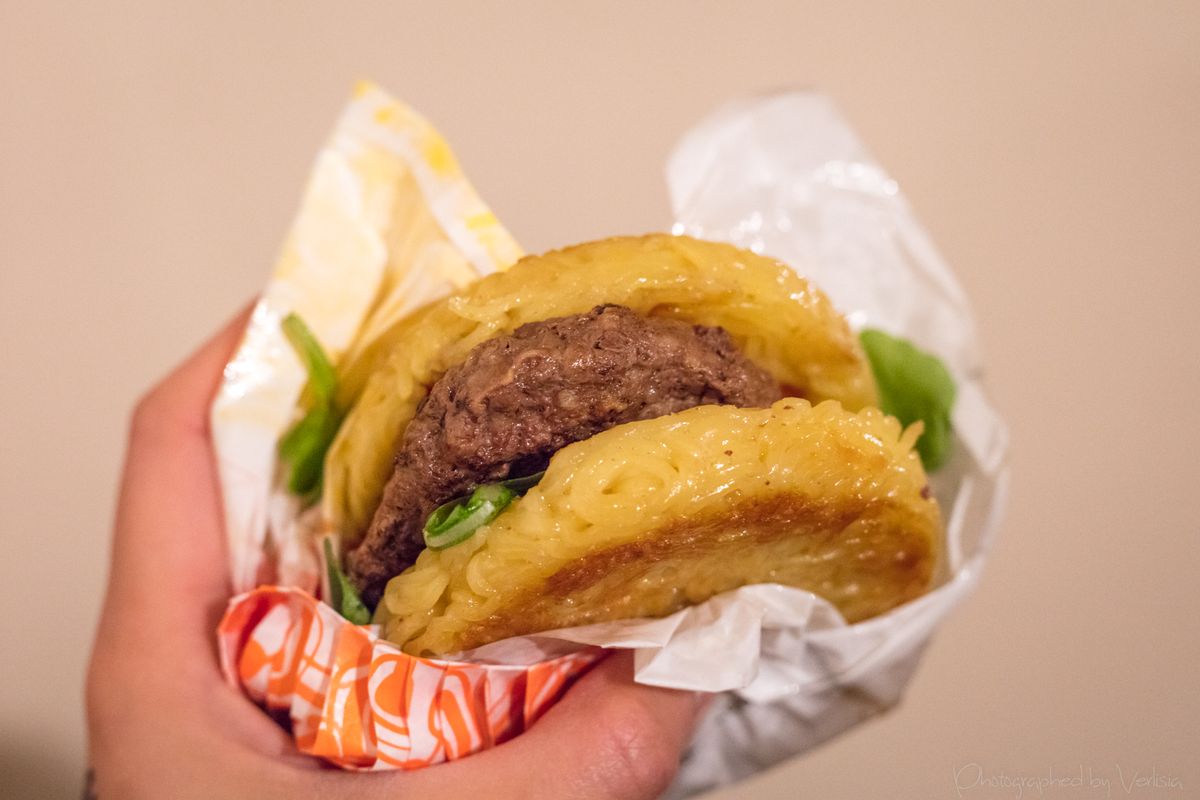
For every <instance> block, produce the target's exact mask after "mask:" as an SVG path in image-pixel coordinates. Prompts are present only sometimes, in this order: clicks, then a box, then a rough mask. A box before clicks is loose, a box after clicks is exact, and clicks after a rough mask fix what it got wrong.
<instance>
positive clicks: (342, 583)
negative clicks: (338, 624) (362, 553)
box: [325, 539, 371, 625]
mask: <svg viewBox="0 0 1200 800" xmlns="http://www.w3.org/2000/svg"><path fill="white" fill-rule="evenodd" d="M325 565H326V569H328V571H329V605H331V606H333V608H334V609H335V610H336V611H337V612H338V613H339V614H341V615H342V616H343V617H345V618H346V619H348V620H350V621H351V622H353V623H354V624H355V625H366V624H367V623H368V622H370V621H371V611H370V609H368V608H367V606H366V604H365V603H363V601H362V598H361V597H359V596H358V591H357V590H356V589H355V588H354V584H353V583H351V582H350V579H349V578H347V577H346V573H344V572H342V570H341V569H340V568H339V567H338V564H337V560H336V559H334V557H333V543H332V540H330V539H326V540H325Z"/></svg>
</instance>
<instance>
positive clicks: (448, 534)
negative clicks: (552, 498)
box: [424, 471, 546, 550]
mask: <svg viewBox="0 0 1200 800" xmlns="http://www.w3.org/2000/svg"><path fill="white" fill-rule="evenodd" d="M545 474H546V473H545V472H544V471H543V472H538V473H535V474H533V475H528V476H526V477H524V478H510V479H509V480H506V481H500V482H499V483H484V484H481V485H479V486H476V487H475V490H474V491H473V492H471V494H469V495H465V496H463V497H456V498H455V499H453V500H451V501H449V502H448V503H443V504H442V505H440V506H438V507H437V508H435V509H434V510H433V513H432V514H430V515H429V519H427V520H425V529H424V533H425V546H426V547H428V548H429V549H430V550H444V549H445V548H447V547H452V546H454V545H456V544H458V543H459V542H463V541H466V540H467V539H469V538H471V535H472V534H473V533H475V531H477V530H479V529H480V528H481V527H483V526H484V525H486V524H488V523H489V522H491V521H492V520H494V519H495V518H496V517H497V516H499V515H500V512H501V511H503V510H504V509H506V508H508V505H509V503H511V502H512V501H513V500H514V499H516V498H517V496H518V495H522V494H524V493H525V492H527V491H529V490H530V489H531V488H533V487H534V486H535V485H536V484H537V482H538V481H540V480H541V479H542V476H543V475H545Z"/></svg>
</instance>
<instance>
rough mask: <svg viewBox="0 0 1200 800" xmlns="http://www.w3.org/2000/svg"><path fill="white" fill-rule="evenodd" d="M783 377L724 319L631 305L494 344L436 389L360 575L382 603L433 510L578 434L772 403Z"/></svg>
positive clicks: (361, 560) (354, 560)
mask: <svg viewBox="0 0 1200 800" xmlns="http://www.w3.org/2000/svg"><path fill="white" fill-rule="evenodd" d="M780 396H781V393H780V389H779V384H778V383H777V382H776V381H775V380H774V379H773V378H772V377H771V376H770V375H768V374H767V373H766V372H765V371H764V370H762V369H760V368H759V367H758V366H756V365H755V364H754V363H752V362H751V361H750V360H749V359H747V358H746V357H745V356H744V355H742V353H741V352H740V351H739V350H738V349H737V347H736V345H735V344H734V343H733V340H732V339H731V338H730V336H729V334H728V333H726V332H725V330H724V329H722V328H716V327H705V326H701V325H690V324H688V323H685V322H681V321H679V320H673V319H660V318H646V317H642V316H639V315H638V314H636V313H634V312H633V311H631V310H629V309H628V308H625V307H623V306H616V305H606V306H597V307H596V308H594V309H592V310H591V311H589V312H587V313H586V314H576V315H573V316H568V317H558V318H556V319H549V320H545V321H542V322H532V323H529V324H527V325H522V326H521V327H520V328H517V330H516V331H514V332H513V333H512V334H511V335H509V336H501V337H499V338H496V339H491V340H489V341H486V342H484V343H482V344H480V345H479V346H477V347H476V348H474V349H473V350H472V351H471V352H470V354H469V355H468V356H467V358H466V360H465V361H464V362H463V363H462V364H460V365H458V366H456V367H453V368H452V369H450V370H449V371H447V372H446V374H445V375H443V376H442V378H441V379H440V380H439V381H437V383H435V384H434V385H433V387H432V388H431V389H430V392H429V395H428V397H426V399H425V400H424V402H423V403H422V404H421V406H420V407H419V408H418V410H417V413H416V416H415V417H413V420H412V422H410V423H409V425H408V428H407V429H406V430H405V432H404V436H403V437H402V440H401V444H400V450H399V453H398V455H397V456H396V466H395V470H394V472H393V473H392V477H391V479H390V480H389V481H388V484H387V487H386V488H385V489H384V493H383V500H382V501H381V502H380V504H379V508H378V509H376V511H375V517H374V519H373V520H372V521H371V526H370V528H369V529H368V532H367V535H366V537H365V539H364V540H363V542H362V543H361V544H360V545H359V546H358V547H357V548H356V549H355V550H353V551H352V552H351V553H350V554H349V558H348V559H347V566H348V571H349V575H350V578H351V579H352V580H353V581H354V583H355V584H356V585H357V586H358V588H359V589H360V590H361V592H362V595H363V598H364V599H365V600H366V601H367V603H368V604H370V605H372V606H373V605H374V604H375V603H377V602H378V600H379V598H380V596H381V595H382V594H383V587H384V585H385V584H386V583H387V581H388V580H389V579H390V578H392V577H393V576H395V575H397V574H399V573H400V572H401V571H403V570H404V568H405V567H408V566H409V565H410V564H412V563H413V562H414V561H415V560H416V558H417V555H418V554H419V553H420V552H421V550H422V549H424V547H425V542H424V538H423V536H422V527H423V525H424V523H425V520H426V518H427V517H428V516H429V514H430V512H432V511H433V509H435V508H437V507H438V506H439V505H441V504H442V503H444V502H446V501H447V500H451V499H453V498H455V497H458V496H460V495H463V494H465V493H467V492H468V491H470V489H471V488H472V487H474V486H476V485H477V484H480V483H488V482H492V481H497V480H503V479H505V478H510V477H520V476H523V475H529V474H531V473H534V472H537V471H539V470H542V469H545V468H546V464H547V463H548V462H549V461H550V457H551V456H552V455H553V454H554V453H555V451H557V450H559V449H560V448H562V447H565V446H566V445H568V444H571V443H572V442H577V441H580V440H582V439H587V438H588V437H590V436H593V435H595V434H597V433H600V432H601V431H603V430H607V429H608V428H611V427H613V426H615V425H620V424H622V423H625V422H633V421H635V420H640V419H651V418H654V417H661V416H664V415H666V414H671V413H674V412H676V411H683V410H685V409H688V408H692V407H693V406H698V405H707V404H725V405H737V406H768V405H770V404H771V403H772V402H774V401H775V400H777V399H779V397H780Z"/></svg>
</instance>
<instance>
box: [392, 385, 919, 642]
mask: <svg viewBox="0 0 1200 800" xmlns="http://www.w3.org/2000/svg"><path fill="white" fill-rule="evenodd" d="M919 433H920V426H919V425H914V426H910V427H909V428H908V429H907V430H904V429H902V428H901V425H900V423H899V422H898V421H897V420H895V419H894V418H892V417H889V416H886V415H884V414H883V413H882V412H880V411H878V410H877V409H873V408H868V409H864V410H862V411H859V412H857V413H855V412H851V411H847V410H845V409H844V408H843V407H842V406H841V405H840V404H839V403H838V402H836V401H826V402H822V403H819V404H817V405H815V406H814V405H811V404H810V403H809V402H808V401H806V400H802V399H795V398H789V399H783V400H780V401H778V402H776V403H774V404H773V405H772V406H771V407H770V408H759V409H749V408H736V407H733V406H727V405H704V406H699V407H695V408H691V409H688V410H685V411H682V412H679V413H674V414H669V415H666V416H661V417H658V418H655V419H647V420H642V421H636V422H630V423H626V424H622V425H618V426H616V427H613V428H610V429H608V430H606V431H604V432H602V433H598V434H596V435H594V436H592V437H590V438H588V439H585V440H583V441H579V442H576V443H574V444H570V445H568V446H566V447H564V448H562V449H561V450H559V451H558V452H557V453H555V454H554V456H553V457H552V458H551V459H550V462H549V466H548V467H547V469H546V471H545V475H544V476H543V477H542V478H541V480H540V482H539V483H538V484H537V485H536V486H534V487H533V488H531V489H529V491H528V492H527V493H526V494H525V495H524V496H523V497H520V498H517V499H516V500H514V501H513V502H512V504H511V505H510V506H509V507H508V508H507V509H506V510H505V511H504V512H503V513H501V514H499V515H498V516H496V517H495V518H494V520H492V521H491V522H490V523H489V524H486V525H484V526H482V527H480V528H479V529H477V530H476V531H475V532H474V533H473V534H472V535H471V536H470V537H469V538H467V539H465V540H464V541H462V542H460V543H458V544H455V545H453V546H451V547H447V548H445V549H441V550H433V549H427V550H425V551H424V552H423V553H421V555H420V556H419V557H418V558H417V561H416V564H415V565H413V566H412V567H411V568H409V569H408V570H406V571H405V572H403V573H402V574H401V575H399V576H397V577H395V578H393V579H392V580H391V581H390V582H389V583H388V584H387V588H386V590H385V592H384V597H383V600H382V601H381V603H380V604H379V607H378V609H377V610H376V621H377V622H380V623H382V625H383V630H384V634H385V636H386V637H387V638H388V639H390V640H391V641H393V642H395V643H396V644H398V645H400V646H401V648H402V649H404V650H405V651H406V652H409V653H412V654H416V655H445V654H449V653H455V652H459V651H463V650H468V649H471V648H474V647H478V646H480V645H484V644H487V643H489V642H493V641H496V640H499V639H504V638H507V637H510V636H516V635H522V634H531V633H537V632H539V631H547V630H552V629H555V628H561V627H568V626H575V625H583V624H588V623H594V622H603V621H610V620H618V619H626V618H636V617H660V616H664V615H667V614H670V613H672V612H675V611H678V610H679V609H681V608H683V607H685V606H688V605H692V604H696V603H701V602H703V601H705V600H707V599H708V598H710V597H712V596H714V595H716V594H719V593H721V592H724V591H727V590H730V589H734V588H737V587H739V586H743V585H746V584H753V583H779V584H784V585H788V586H794V587H798V588H801V589H806V590H809V591H812V592H814V593H815V594H817V595H819V596H821V597H823V598H825V599H826V600H828V601H829V602H831V603H832V604H833V605H835V606H836V607H837V608H838V610H839V611H840V612H841V613H842V615H843V616H844V617H845V618H846V619H847V620H848V621H850V622H854V621H857V620H862V619H865V618H868V617H871V616H874V615H876V614H880V613H882V612H884V611H887V610H888V609H891V608H893V607H895V606H897V605H899V604H901V603H903V602H905V601H907V600H911V599H913V598H915V597H917V596H919V595H920V594H922V593H923V592H925V591H926V590H927V589H928V587H929V585H930V581H931V579H932V576H933V574H934V570H935V567H936V564H937V561H938V557H939V547H940V544H939V543H940V517H939V511H938V506H937V503H936V501H934V500H933V499H932V498H931V497H930V493H929V487H928V484H927V482H926V475H925V472H924V469H923V468H922V466H921V461H920V459H919V457H918V456H917V454H916V452H915V451H914V450H913V445H914V442H915V441H916V438H917V436H918V435H919Z"/></svg>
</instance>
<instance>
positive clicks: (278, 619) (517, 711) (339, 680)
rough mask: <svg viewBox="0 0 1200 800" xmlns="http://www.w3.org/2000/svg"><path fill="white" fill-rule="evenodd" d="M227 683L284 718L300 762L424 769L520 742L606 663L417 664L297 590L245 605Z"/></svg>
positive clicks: (236, 603) (583, 657)
mask: <svg viewBox="0 0 1200 800" xmlns="http://www.w3.org/2000/svg"><path fill="white" fill-rule="evenodd" d="M218 636H219V646H220V654H221V668H222V670H223V671H224V673H225V677H226V679H227V680H228V681H229V682H230V683H231V684H233V685H235V686H239V687H241V688H242V690H243V691H244V692H245V693H246V694H247V695H248V696H249V697H250V699H252V700H254V701H255V702H256V703H259V704H260V705H262V706H264V707H266V708H267V709H270V710H286V711H287V712H288V714H289V716H290V717H291V720H292V730H293V735H294V736H295V739H296V744H297V746H298V747H299V748H300V750H301V752H304V753H308V754H310V755H314V756H320V757H321V758H324V759H327V760H328V761H331V762H332V763H334V764H337V765H338V766H340V767H343V768H347V769H397V768H399V769H416V768H418V767H424V766H427V765H429V764H436V763H439V762H442V761H450V760H453V759H456V758H461V757H463V756H466V755H470V754H471V753H476V752H478V751H480V750H486V749H487V748H489V747H492V746H493V745H496V744H500V743H501V742H503V741H505V740H507V739H510V738H512V737H513V736H515V735H516V734H518V733H520V732H521V731H522V730H524V729H525V728H526V727H527V726H529V725H531V724H533V722H534V721H535V720H536V719H537V718H538V717H539V716H541V715H542V714H543V713H544V712H545V711H546V710H547V709H548V708H549V707H550V706H551V705H553V704H554V702H555V701H556V700H557V699H558V698H559V697H560V696H561V695H562V693H563V691H564V690H565V689H566V687H567V685H568V684H570V683H571V681H573V680H574V679H575V678H577V677H579V676H580V675H581V674H583V673H584V672H585V671H587V669H588V668H589V667H590V666H591V665H592V664H594V663H595V662H596V661H597V659H598V658H599V657H600V654H599V652H598V651H597V650H584V651H580V652H577V653H572V654H570V655H567V656H561V657H558V658H554V659H552V660H549V661H545V662H542V663H539V664H534V665H532V666H529V667H514V666H496V665H487V664H470V663H460V662H452V661H442V660H438V659H429V658H417V657H416V656H410V655H408V654H406V653H402V652H401V651H400V650H399V648H397V647H396V646H394V645H392V644H391V643H389V642H386V641H383V640H381V639H379V637H378V636H376V635H375V633H373V632H372V629H371V627H370V626H358V625H353V624H351V623H350V622H347V621H346V620H345V619H343V618H342V617H341V616H340V615H339V614H338V613H337V612H336V611H334V610H333V609H332V608H330V607H329V606H328V605H326V604H324V603H321V602H319V601H318V600H316V599H315V598H314V597H313V596H312V595H310V594H308V593H307V592H303V591H301V590H299V589H290V588H284V587H274V586H265V587H261V588H259V589H255V590H254V591H252V592H247V593H246V594H243V595H240V596H238V597H235V598H234V599H233V600H232V601H231V602H230V604H229V608H228V609H227V610H226V612H225V617H224V618H223V619H222V620H221V625H220V627H219V629H218Z"/></svg>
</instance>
